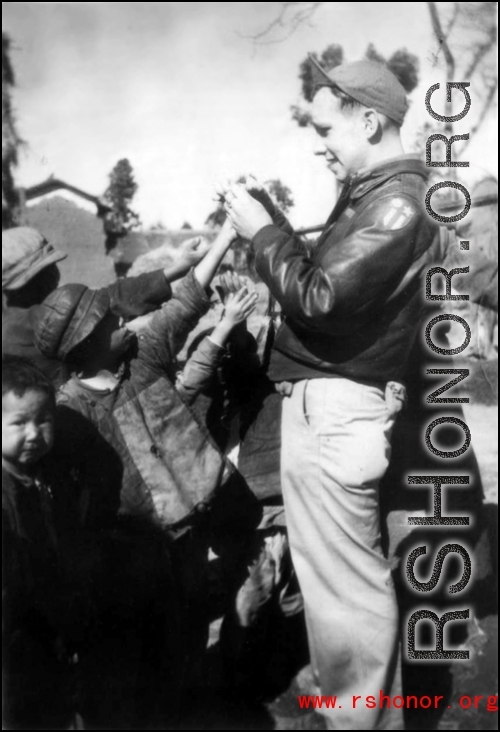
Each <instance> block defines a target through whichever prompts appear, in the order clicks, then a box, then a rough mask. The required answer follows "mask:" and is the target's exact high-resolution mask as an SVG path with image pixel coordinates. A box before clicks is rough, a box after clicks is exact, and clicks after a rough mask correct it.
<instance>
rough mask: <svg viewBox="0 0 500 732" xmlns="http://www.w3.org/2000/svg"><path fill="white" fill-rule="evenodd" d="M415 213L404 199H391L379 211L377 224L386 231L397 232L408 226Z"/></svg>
mask: <svg viewBox="0 0 500 732" xmlns="http://www.w3.org/2000/svg"><path fill="white" fill-rule="evenodd" d="M416 213H417V212H416V210H415V208H414V207H413V206H412V205H411V203H409V202H408V201H406V200H405V199H404V198H393V199H392V200H391V201H390V203H388V205H387V207H384V208H383V209H382V210H381V211H380V214H379V216H378V220H377V224H378V225H379V226H380V227H381V228H382V229H385V230H386V231H397V230H398V229H404V227H405V226H408V224H409V223H410V221H411V220H412V219H413V217H414V216H415V215H416Z"/></svg>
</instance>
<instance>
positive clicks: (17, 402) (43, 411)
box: [2, 389, 55, 470]
mask: <svg viewBox="0 0 500 732" xmlns="http://www.w3.org/2000/svg"><path fill="white" fill-rule="evenodd" d="M54 418H55V407H54V403H53V401H52V399H51V398H50V396H49V395H48V394H45V393H44V392H42V391H37V390H35V389H30V390H28V391H25V392H24V394H23V395H22V396H19V395H18V394H15V393H14V392H13V391H8V392H7V393H6V394H4V395H3V397H2V458H3V460H5V461H6V462H8V463H10V464H12V465H13V466H14V467H17V468H20V469H21V470H22V469H23V468H24V469H26V468H29V467H30V466H33V465H35V463H37V462H38V461H39V460H40V458H42V457H43V456H44V455H46V453H48V452H49V450H50V449H51V447H52V444H53V442H54Z"/></svg>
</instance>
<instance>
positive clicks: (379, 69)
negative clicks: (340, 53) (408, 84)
mask: <svg viewBox="0 0 500 732" xmlns="http://www.w3.org/2000/svg"><path fill="white" fill-rule="evenodd" d="M309 60H310V61H311V64H312V69H313V74H314V77H313V81H314V83H315V85H316V87H318V88H319V87H321V86H330V87H332V88H335V87H336V88H337V89H340V90H341V91H343V92H344V93H345V94H348V95H349V96H350V97H352V98H353V99H355V100H356V101H357V102H359V103H360V104H363V105H364V106H365V107H371V108H372V109H376V110H377V112H380V113H381V114H385V116H386V117H389V119H392V120H393V121H394V122H396V123H397V124H398V125H401V124H403V120H404V118H405V114H406V110H407V109H408V100H407V98H406V92H405V90H404V88H403V86H402V85H401V84H400V82H399V81H398V80H397V79H396V77H395V76H394V74H393V73H392V72H391V71H389V69H388V68H386V67H385V66H383V64H380V63H376V62H374V61H368V60H366V59H365V60H362V61H352V62H351V63H347V64H341V65H340V66H335V67H334V68H333V69H331V71H325V69H323V68H322V67H321V65H320V64H319V63H318V62H317V61H316V59H315V58H314V57H313V56H309Z"/></svg>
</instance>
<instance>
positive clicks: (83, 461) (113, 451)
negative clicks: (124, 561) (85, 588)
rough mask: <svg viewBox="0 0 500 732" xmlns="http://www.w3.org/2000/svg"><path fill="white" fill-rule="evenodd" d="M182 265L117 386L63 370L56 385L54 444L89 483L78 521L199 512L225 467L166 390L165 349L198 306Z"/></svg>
mask: <svg viewBox="0 0 500 732" xmlns="http://www.w3.org/2000/svg"><path fill="white" fill-rule="evenodd" d="M208 307H209V300H208V297H207V294H206V292H205V290H204V289H203V288H202V287H201V286H200V285H199V283H198V282H197V280H196V278H195V277H194V275H193V273H192V272H191V273H190V274H189V275H188V276H187V277H186V278H185V279H184V280H183V281H182V283H181V284H180V285H179V287H178V289H177V291H176V293H175V296H174V297H173V298H172V299H171V300H170V301H169V302H168V303H166V304H165V305H164V306H163V308H162V309H161V310H159V311H158V312H157V313H155V315H154V316H153V318H152V320H151V323H150V324H149V325H148V327H147V329H146V330H145V331H143V332H142V333H141V334H140V335H139V338H138V342H137V351H136V354H135V355H134V357H133V358H132V359H131V360H130V362H129V363H128V365H127V371H126V373H125V375H124V377H123V378H122V380H121V382H120V384H119V386H118V387H117V388H115V389H113V390H103V391H97V390H95V389H91V388H89V387H88V386H86V385H85V384H84V383H82V382H81V381H80V380H78V379H77V378H75V377H73V378H72V379H71V380H70V381H69V382H68V383H67V384H66V385H65V386H63V387H62V388H61V389H60V391H59V394H58V410H59V430H60V435H59V437H58V450H59V451H60V453H61V458H63V459H66V460H68V461H69V462H70V463H71V464H73V465H77V466H78V469H79V470H80V471H81V472H83V473H84V481H85V484H86V485H87V486H88V487H89V491H88V494H87V498H86V500H87V505H86V507H85V508H84V509H82V510H84V511H85V513H86V520H85V523H86V524H87V525H88V526H94V527H95V526H99V525H102V524H106V523H109V522H112V521H113V519H114V517H115V516H116V513H117V512H118V513H119V514H121V515H125V516H129V517H130V516H132V517H134V518H136V519H143V520H144V521H145V522H146V523H147V524H148V525H149V526H151V524H153V525H156V526H157V527H158V528H161V529H165V528H169V527H172V526H175V525H176V524H179V522H182V521H183V520H184V519H186V518H187V517H189V516H190V514H192V513H193V512H194V513H195V514H196V512H197V511H201V512H203V511H204V510H205V508H206V507H207V504H208V503H209V502H210V500H211V499H212V497H213V495H214V492H215V490H216V488H217V487H218V486H219V485H220V484H221V482H222V480H223V478H224V477H225V476H226V475H228V474H230V473H231V466H230V465H229V463H227V462H226V461H225V459H224V457H223V456H222V454H221V453H220V452H219V450H218V449H217V447H216V445H215V443H214V442H213V440H212V439H211V437H210V435H209V433H208V431H207V430H206V428H205V427H204V426H203V425H201V424H200V423H199V422H198V421H197V420H196V419H195V417H194V415H193V413H192V412H191V410H190V409H189V407H188V406H187V405H186V403H185V402H184V401H183V399H182V398H181V395H180V394H179V392H178V391H177V390H176V389H175V387H174V385H173V383H174V381H175V371H176V360H175V356H176V354H177V353H178V352H179V350H180V349H181V348H182V346H183V344H184V341H185V339H186V337H187V336H188V334H189V333H190V331H191V330H192V329H193V327H194V326H195V325H196V324H197V322H198V320H199V318H200V317H201V316H202V315H203V314H204V313H205V312H206V311H207V310H208Z"/></svg>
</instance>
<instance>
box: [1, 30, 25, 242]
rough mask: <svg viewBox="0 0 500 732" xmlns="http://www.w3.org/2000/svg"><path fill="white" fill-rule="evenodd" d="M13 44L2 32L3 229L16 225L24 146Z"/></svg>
mask: <svg viewBox="0 0 500 732" xmlns="http://www.w3.org/2000/svg"><path fill="white" fill-rule="evenodd" d="M11 43H12V42H11V39H10V37H9V36H8V35H7V33H3V32H2V229H5V228H8V227H10V226H14V225H15V219H16V209H17V207H18V205H19V195H18V193H17V190H16V187H15V184H14V176H13V173H12V170H13V168H15V166H16V165H17V163H18V152H19V147H20V145H22V140H21V138H20V137H19V134H18V132H17V129H16V123H15V117H14V112H13V109H12V89H13V87H14V86H15V83H16V80H15V75H14V69H13V67H12V62H11V59H10V49H11Z"/></svg>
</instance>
